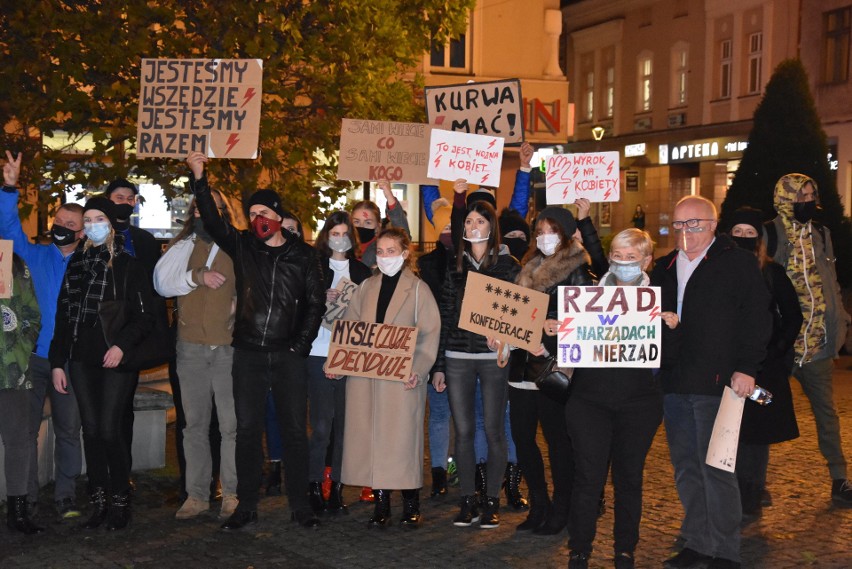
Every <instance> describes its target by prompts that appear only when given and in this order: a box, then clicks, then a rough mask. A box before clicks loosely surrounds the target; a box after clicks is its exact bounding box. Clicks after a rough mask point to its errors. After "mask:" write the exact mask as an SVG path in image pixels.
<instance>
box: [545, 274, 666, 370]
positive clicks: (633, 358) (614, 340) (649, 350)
mask: <svg viewBox="0 0 852 569" xmlns="http://www.w3.org/2000/svg"><path fill="white" fill-rule="evenodd" d="M558 299H559V304H558V309H559V321H560V322H561V324H560V326H559V332H557V334H556V336H557V338H556V351H557V354H556V359H557V361H558V362H559V365H561V366H567V367H651V368H655V367H660V333H661V331H662V328H661V324H660V320H661V318H660V287H655V286H564V287H559V295H558Z"/></svg>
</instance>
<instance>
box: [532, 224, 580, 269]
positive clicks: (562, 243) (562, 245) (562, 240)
mask: <svg viewBox="0 0 852 569" xmlns="http://www.w3.org/2000/svg"><path fill="white" fill-rule="evenodd" d="M544 222H547V223H548V224H550V227H551V228H552V229H553V230H554V232H555V233H556V234H557V235H558V236H559V247H557V248H556V251H554V252H553V254H554V255H555V254H556V253H558V252H560V251H562V250H563V249H567V248H568V247H570V246H571V244H572V243H573V242H574V236H573V235H565V230H564V229H562V226H561V225H560V224H559V223H557V222H556V220H555V219H553V218H552V217H542V218H541V219H539V220H538V221H537V222H536V224H535V227H534V228H533V231H532V233H531V234H532V235H533V236H535V237H538V228H539V226H540V225H541V224H542V223H544ZM537 256H544V253H542V252H541V250H540V249H539V248H538V245H537V244H536V245H534V246H532V247H530V248H529V249H527V254H526V255H524V258H523V260H522V261H521V264H523V265H526V264H527V262H529V261H530V260H531V259H532V258H533V257H537Z"/></svg>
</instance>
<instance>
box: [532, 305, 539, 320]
mask: <svg viewBox="0 0 852 569" xmlns="http://www.w3.org/2000/svg"><path fill="white" fill-rule="evenodd" d="M536 312H538V308H536V309H534V310H533V313H532V319H533V320H535V313H536Z"/></svg>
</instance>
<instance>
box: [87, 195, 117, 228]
mask: <svg viewBox="0 0 852 569" xmlns="http://www.w3.org/2000/svg"><path fill="white" fill-rule="evenodd" d="M90 209H96V210H99V211H102V212H104V214H106V216H107V218H109V222H110V224H111V225H115V212H114V211H113V203H112V202H111V201H109V200H108V199H107V198H105V197H103V196H95V197H93V198H89V201H87V202H86V206H85V207H84V208H83V215H86V212H87V211H89V210H90Z"/></svg>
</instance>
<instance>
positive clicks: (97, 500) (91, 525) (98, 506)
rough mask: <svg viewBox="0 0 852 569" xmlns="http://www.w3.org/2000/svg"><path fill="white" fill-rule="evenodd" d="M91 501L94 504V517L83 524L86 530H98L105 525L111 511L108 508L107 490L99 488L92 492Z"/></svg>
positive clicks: (90, 517)
mask: <svg viewBox="0 0 852 569" xmlns="http://www.w3.org/2000/svg"><path fill="white" fill-rule="evenodd" d="M89 500H90V502H91V503H92V515H91V516H89V519H88V520H86V522H85V523H84V524H83V527H84V528H85V529H96V528H99V527H100V526H101V524H102V523H104V520H105V519H106V517H107V513H108V512H109V509H108V508H107V499H106V490H105V489H104V488H101V487H98V488H95V489H94V490H92V493H91V494H90V495H89Z"/></svg>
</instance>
